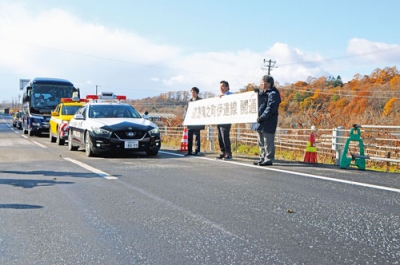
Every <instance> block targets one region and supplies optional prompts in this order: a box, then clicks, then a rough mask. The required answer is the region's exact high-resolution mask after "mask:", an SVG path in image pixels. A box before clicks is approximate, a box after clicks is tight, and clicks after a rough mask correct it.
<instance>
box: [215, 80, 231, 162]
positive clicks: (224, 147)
mask: <svg viewBox="0 0 400 265" xmlns="http://www.w3.org/2000/svg"><path fill="white" fill-rule="evenodd" d="M219 88H220V91H221V95H220V96H219V97H220V98H221V97H222V96H226V95H231V94H232V92H231V91H229V83H228V82H227V81H221V82H219ZM231 126H232V124H230V123H229V124H218V125H217V128H218V142H219V148H220V150H221V154H220V155H219V156H217V157H216V159H223V160H232V150H231V140H230V138H229V134H230V131H231Z"/></svg>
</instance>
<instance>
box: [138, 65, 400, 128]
mask: <svg viewBox="0 0 400 265" xmlns="http://www.w3.org/2000/svg"><path fill="white" fill-rule="evenodd" d="M276 84H277V88H278V89H279V91H280V92H281V97H282V103H281V105H280V113H279V126H280V127H283V128H285V127H286V128H287V127H296V128H298V127H305V128H309V127H310V126H311V125H315V126H316V127H317V128H325V129H331V128H334V127H337V126H344V127H345V128H350V127H351V126H352V124H364V125H366V124H374V125H379V124H381V125H399V124H400V102H399V100H398V98H399V97H400V73H399V71H398V70H397V68H396V67H386V68H385V69H379V68H377V69H375V70H374V71H373V72H372V73H371V74H370V75H365V76H361V75H359V74H356V75H354V77H353V79H352V80H350V81H349V82H347V83H343V82H342V80H341V78H340V76H338V77H337V78H334V77H319V78H314V77H309V78H307V80H306V81H297V82H295V83H293V84H285V85H279V80H276ZM255 88H259V84H250V83H249V84H247V85H245V86H244V87H243V88H242V89H240V92H239V93H241V92H247V91H253V90H254V89H255ZM200 96H201V97H203V98H209V97H214V96H215V94H213V93H210V92H203V93H200ZM189 97H190V94H189V93H188V92H168V93H164V94H161V95H160V96H158V97H154V98H146V99H141V100H135V101H132V102H131V104H132V105H133V106H135V107H136V108H137V109H138V110H139V111H143V112H144V111H145V110H148V111H149V112H168V113H174V114H175V115H176V118H175V119H174V120H169V121H165V122H168V123H169V124H170V126H172V125H173V126H180V125H181V124H182V120H183V115H184V111H185V108H186V105H187V101H188V100H189Z"/></svg>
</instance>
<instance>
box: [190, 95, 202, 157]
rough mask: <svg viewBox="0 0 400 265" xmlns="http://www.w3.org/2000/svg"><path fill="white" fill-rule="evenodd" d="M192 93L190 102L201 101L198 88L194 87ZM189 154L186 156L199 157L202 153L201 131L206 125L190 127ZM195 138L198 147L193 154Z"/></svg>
mask: <svg viewBox="0 0 400 265" xmlns="http://www.w3.org/2000/svg"><path fill="white" fill-rule="evenodd" d="M190 92H191V93H192V98H191V99H190V100H189V102H194V101H196V100H200V99H201V97H199V92H200V90H199V89H198V88H197V87H192V89H191V90H190ZM187 128H188V152H187V154H186V155H194V156H197V155H198V154H199V153H200V147H201V143H200V130H204V128H205V126H204V125H188V126H187ZM193 136H196V142H195V143H196V147H195V151H194V153H193Z"/></svg>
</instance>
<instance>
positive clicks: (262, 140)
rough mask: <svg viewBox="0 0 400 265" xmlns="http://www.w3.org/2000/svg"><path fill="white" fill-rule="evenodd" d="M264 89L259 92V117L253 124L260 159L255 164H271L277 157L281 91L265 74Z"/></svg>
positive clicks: (272, 79) (262, 84)
mask: <svg viewBox="0 0 400 265" xmlns="http://www.w3.org/2000/svg"><path fill="white" fill-rule="evenodd" d="M261 88H262V90H261V91H260V92H259V93H258V106H259V107H258V118H257V122H256V123H253V124H252V129H253V130H254V131H257V133H258V135H257V138H258V146H259V147H260V159H259V160H258V161H255V162H254V163H253V164H254V165H260V166H270V165H272V162H273V161H274V159H275V132H276V127H277V126H278V109H279V104H280V103H281V96H280V93H279V91H278V90H277V89H276V87H275V86H274V78H273V77H272V76H269V75H264V76H263V78H262V80H261Z"/></svg>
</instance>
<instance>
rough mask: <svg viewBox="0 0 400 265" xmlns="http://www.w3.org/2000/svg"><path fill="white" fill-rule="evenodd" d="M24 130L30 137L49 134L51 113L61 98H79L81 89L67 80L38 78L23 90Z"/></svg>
mask: <svg viewBox="0 0 400 265" xmlns="http://www.w3.org/2000/svg"><path fill="white" fill-rule="evenodd" d="M22 90H23V97H22V106H23V118H22V129H23V131H24V134H29V136H33V135H40V134H42V133H48V132H49V122H50V117H51V111H52V110H53V109H54V108H55V107H56V106H57V105H58V104H59V103H60V100H61V98H71V97H72V96H73V93H75V94H77V97H79V89H78V88H75V87H74V85H73V84H72V83H71V82H70V81H68V80H65V79H58V78H44V77H38V78H34V79H32V80H30V81H29V82H28V83H27V84H26V85H25V87H23V88H22Z"/></svg>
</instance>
